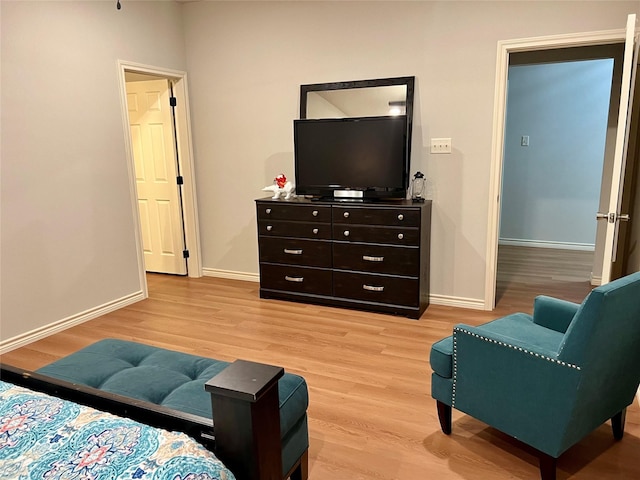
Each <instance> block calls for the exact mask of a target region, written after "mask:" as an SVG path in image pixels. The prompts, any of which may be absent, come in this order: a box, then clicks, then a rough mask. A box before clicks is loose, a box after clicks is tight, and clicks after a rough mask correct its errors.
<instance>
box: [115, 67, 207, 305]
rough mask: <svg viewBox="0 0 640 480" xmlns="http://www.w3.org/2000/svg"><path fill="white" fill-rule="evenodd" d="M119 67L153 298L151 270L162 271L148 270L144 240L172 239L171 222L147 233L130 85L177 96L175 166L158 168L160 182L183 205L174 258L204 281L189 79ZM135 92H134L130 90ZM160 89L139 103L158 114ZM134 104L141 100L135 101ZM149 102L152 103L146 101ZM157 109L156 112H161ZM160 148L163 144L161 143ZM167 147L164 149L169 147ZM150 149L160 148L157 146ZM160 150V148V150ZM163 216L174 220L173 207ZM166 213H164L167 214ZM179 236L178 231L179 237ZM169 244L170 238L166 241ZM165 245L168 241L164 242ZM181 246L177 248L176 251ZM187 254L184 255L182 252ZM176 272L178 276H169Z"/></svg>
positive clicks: (139, 232)
mask: <svg viewBox="0 0 640 480" xmlns="http://www.w3.org/2000/svg"><path fill="white" fill-rule="evenodd" d="M118 68H119V73H120V86H121V98H122V111H123V128H124V134H125V143H126V146H127V152H126V154H127V157H128V159H129V162H128V166H129V168H128V170H129V177H130V186H131V201H132V209H133V210H134V219H135V221H136V225H135V235H136V239H137V247H138V267H139V275H140V283H141V285H142V286H143V291H144V294H145V296H148V291H147V278H146V271H147V270H150V271H162V270H157V269H156V268H152V269H147V268H145V257H146V255H145V251H146V250H148V246H146V245H145V240H146V239H145V236H147V235H150V234H155V235H168V230H167V228H166V223H165V224H163V225H161V227H162V228H160V229H159V231H158V229H156V232H155V233H154V232H150V229H149V228H148V224H147V223H146V222H147V219H146V218H145V216H144V215H143V214H142V213H141V209H140V204H139V200H138V199H139V195H138V175H137V174H136V170H137V168H136V167H137V166H136V163H137V160H136V159H137V158H138V159H139V155H136V153H138V152H136V149H137V148H140V146H139V142H138V140H139V139H136V138H135V137H136V135H137V134H136V132H135V129H132V127H131V122H130V106H129V103H128V100H131V98H128V97H130V95H129V92H128V88H127V87H128V85H127V84H128V82H129V86H131V85H132V84H134V83H140V84H145V83H147V82H159V84H160V85H166V86H167V89H168V94H167V97H172V98H171V100H169V98H167V99H166V100H167V101H168V102H170V104H171V105H173V108H172V109H173V118H171V120H170V122H171V123H172V125H170V126H171V127H172V128H170V129H169V130H170V131H171V136H170V140H169V141H168V142H169V143H168V144H166V145H165V146H169V147H171V149H172V150H173V151H175V153H171V154H170V155H168V157H173V158H171V159H169V158H167V161H169V160H171V161H172V162H173V165H174V167H175V170H173V171H169V170H166V169H164V167H159V169H160V170H163V169H164V170H166V171H164V172H163V174H162V175H161V177H166V178H164V180H166V182H165V183H167V184H170V185H171V188H173V189H174V191H175V192H176V193H177V194H178V197H177V198H178V201H179V202H180V207H181V208H180V210H181V218H179V223H178V225H177V228H178V231H177V235H175V236H174V240H173V245H174V247H172V248H173V250H175V253H177V254H179V256H180V257H182V256H183V255H184V258H181V259H180V260H182V261H183V262H184V267H185V268H184V270H185V272H181V273H187V274H188V276H190V277H201V276H202V264H201V259H200V258H201V255H200V242H199V227H198V217H197V203H196V192H195V178H194V165H193V147H192V141H191V125H190V115H189V103H188V92H187V77H186V73H185V72H181V71H175V70H169V69H163V68H158V67H150V66H147V65H140V64H135V63H130V62H124V61H119V62H118ZM130 90H131V89H130ZM160 90H162V89H160V88H156V87H154V88H152V89H151V92H152V94H151V95H149V94H148V93H146V92H145V91H144V88H143V89H142V91H141V92H142V93H140V96H139V97H138V100H139V101H141V102H142V100H141V99H142V98H143V97H148V98H149V99H150V103H149V105H151V109H152V110H153V109H154V101H157V102H160V101H163V102H164V100H160V97H161V96H162V95H161V94H160V93H159V92H160ZM131 101H132V102H135V101H136V100H131ZM144 101H145V102H146V101H147V99H146V98H145V99H144ZM156 110H157V108H156ZM153 129H155V130H154V131H153V133H152V134H150V135H151V136H153V135H156V136H157V137H159V136H160V134H161V131H162V129H161V128H159V127H155V126H154V127H152V130H153ZM158 144H159V143H158ZM165 146H163V147H162V148H165ZM151 148H156V147H154V146H152V147H151ZM158 148H159V147H158ZM160 203H161V204H162V205H161V211H160V212H159V213H158V212H156V213H155V215H156V217H158V215H160V216H161V220H163V219H162V215H164V217H165V218H166V217H168V216H169V215H170V212H169V205H168V202H160ZM162 208H164V211H163V210H162ZM174 233H176V232H174ZM161 240H162V241H165V240H166V239H161ZM165 244H166V241H165ZM175 246H177V248H176V247H175ZM183 252H184V253H183ZM162 254H163V252H162V249H161V251H160V256H162ZM170 273H177V272H170Z"/></svg>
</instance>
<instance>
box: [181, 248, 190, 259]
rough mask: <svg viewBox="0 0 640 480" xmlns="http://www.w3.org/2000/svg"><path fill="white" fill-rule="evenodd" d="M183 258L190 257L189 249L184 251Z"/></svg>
mask: <svg viewBox="0 0 640 480" xmlns="http://www.w3.org/2000/svg"><path fill="white" fill-rule="evenodd" d="M182 258H189V250H183V251H182Z"/></svg>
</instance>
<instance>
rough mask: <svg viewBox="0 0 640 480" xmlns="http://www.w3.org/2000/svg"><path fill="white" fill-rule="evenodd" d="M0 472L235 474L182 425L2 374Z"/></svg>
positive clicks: (56, 478)
mask: <svg viewBox="0 0 640 480" xmlns="http://www.w3.org/2000/svg"><path fill="white" fill-rule="evenodd" d="M0 477H1V478H3V479H16V480H22V479H24V480H26V479H29V480H31V479H42V480H75V479H77V480H103V479H109V480H113V479H142V480H159V479H162V480H235V478H234V476H233V474H232V473H231V472H230V471H229V470H227V469H226V468H225V466H224V465H223V464H222V462H220V460H218V459H217V458H216V457H215V455H214V454H213V453H212V452H210V451H209V450H207V449H206V448H204V447H203V446H202V445H200V444H199V443H197V442H196V441H195V440H193V439H192V438H190V437H189V436H187V435H185V434H183V433H177V432H168V431H166V430H161V429H158V428H153V427H150V426H148V425H144V424H141V423H138V422H134V421H133V420H129V419H126V418H120V417H117V416H115V415H111V414H108V413H105V412H100V411H98V410H95V409H93V408H89V407H85V406H82V405H78V404H75V403H72V402H68V401H66V400H61V399H59V398H55V397H51V396H49V395H46V394H44V393H39V392H34V391H31V390H28V389H26V388H22V387H19V386H15V385H12V384H9V383H5V382H2V381H0Z"/></svg>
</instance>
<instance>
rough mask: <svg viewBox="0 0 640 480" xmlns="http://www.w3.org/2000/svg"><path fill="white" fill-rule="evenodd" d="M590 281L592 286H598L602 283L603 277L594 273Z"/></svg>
mask: <svg viewBox="0 0 640 480" xmlns="http://www.w3.org/2000/svg"><path fill="white" fill-rule="evenodd" d="M590 283H591V285H592V286H594V287H597V286H600V285H602V277H600V276H597V275H594V274H593V273H592V274H591V280H590Z"/></svg>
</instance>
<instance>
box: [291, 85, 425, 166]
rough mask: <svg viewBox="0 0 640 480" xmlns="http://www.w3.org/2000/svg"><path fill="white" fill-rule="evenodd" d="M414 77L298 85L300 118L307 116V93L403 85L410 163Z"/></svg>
mask: <svg viewBox="0 0 640 480" xmlns="http://www.w3.org/2000/svg"><path fill="white" fill-rule="evenodd" d="M415 81H416V77H394V78H377V79H372V80H354V81H349V82H331V83H314V84H308V85H300V118H301V119H305V118H307V93H309V92H321V91H326V90H349V89H355V88H368V87H387V86H392V85H405V86H406V87H407V97H406V99H405V100H406V106H405V114H406V116H407V158H408V162H409V163H411V136H412V131H413V94H414V90H415Z"/></svg>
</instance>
